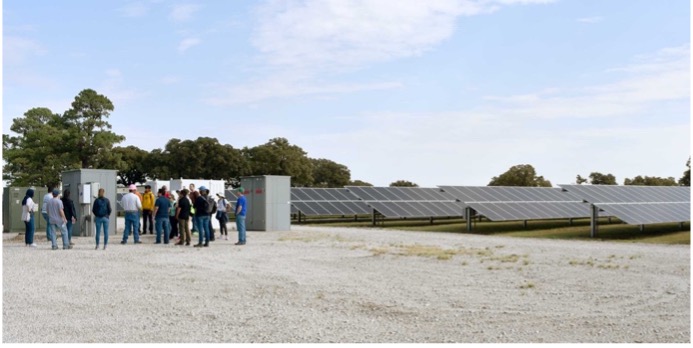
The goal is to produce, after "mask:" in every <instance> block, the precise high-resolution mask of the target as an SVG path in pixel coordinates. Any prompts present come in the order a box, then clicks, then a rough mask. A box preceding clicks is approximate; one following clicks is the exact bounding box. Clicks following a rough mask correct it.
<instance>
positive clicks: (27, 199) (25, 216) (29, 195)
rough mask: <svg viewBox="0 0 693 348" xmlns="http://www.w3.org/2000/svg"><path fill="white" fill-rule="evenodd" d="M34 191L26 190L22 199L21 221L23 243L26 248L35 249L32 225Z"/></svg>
mask: <svg viewBox="0 0 693 348" xmlns="http://www.w3.org/2000/svg"><path fill="white" fill-rule="evenodd" d="M33 198H34V190H33V189H27V190H26V194H25V195H24V199H22V221H24V227H25V230H24V243H26V246H28V247H34V248H35V247H36V243H34V232H35V231H36V225H35V224H34V212H35V211H36V203H34V199H33Z"/></svg>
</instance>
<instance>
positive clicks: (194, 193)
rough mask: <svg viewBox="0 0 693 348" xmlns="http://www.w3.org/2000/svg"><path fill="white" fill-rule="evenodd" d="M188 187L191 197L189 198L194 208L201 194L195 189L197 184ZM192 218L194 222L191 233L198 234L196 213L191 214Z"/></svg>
mask: <svg viewBox="0 0 693 348" xmlns="http://www.w3.org/2000/svg"><path fill="white" fill-rule="evenodd" d="M188 187H189V188H190V196H188V197H189V199H190V205H191V206H193V207H194V206H195V204H194V203H195V199H196V198H197V196H198V195H199V194H200V193H199V192H198V191H197V190H196V189H195V184H190V186H188ZM190 216H191V217H190V219H191V220H192V229H191V230H190V232H191V233H195V232H197V220H195V211H192V212H191V213H190Z"/></svg>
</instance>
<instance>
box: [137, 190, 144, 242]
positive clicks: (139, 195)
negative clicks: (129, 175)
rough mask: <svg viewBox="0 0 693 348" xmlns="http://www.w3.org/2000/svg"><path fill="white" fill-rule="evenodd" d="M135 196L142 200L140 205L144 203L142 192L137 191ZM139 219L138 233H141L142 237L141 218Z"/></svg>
mask: <svg viewBox="0 0 693 348" xmlns="http://www.w3.org/2000/svg"><path fill="white" fill-rule="evenodd" d="M135 195H136V196H137V198H139V199H140V203H142V194H141V193H140V191H138V190H135ZM137 216H139V215H137ZM137 219H138V220H137V231H138V232H139V233H140V235H142V224H141V223H140V220H139V217H138V218H137ZM145 232H146V231H145Z"/></svg>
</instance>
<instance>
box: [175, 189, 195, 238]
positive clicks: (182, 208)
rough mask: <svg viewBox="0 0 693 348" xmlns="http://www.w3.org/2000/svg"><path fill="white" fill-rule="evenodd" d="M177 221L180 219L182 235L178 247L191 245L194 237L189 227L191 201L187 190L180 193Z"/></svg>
mask: <svg viewBox="0 0 693 348" xmlns="http://www.w3.org/2000/svg"><path fill="white" fill-rule="evenodd" d="M176 219H178V231H179V233H180V240H179V241H178V243H176V245H183V243H185V245H190V240H191V239H192V236H191V235H190V227H189V226H188V220H190V200H189V199H188V190H187V189H183V190H181V191H180V198H179V199H178V206H177V207H176Z"/></svg>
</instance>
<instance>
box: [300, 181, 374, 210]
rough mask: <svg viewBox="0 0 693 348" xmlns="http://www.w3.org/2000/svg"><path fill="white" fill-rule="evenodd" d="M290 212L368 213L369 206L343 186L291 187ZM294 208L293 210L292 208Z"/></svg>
mask: <svg viewBox="0 0 693 348" xmlns="http://www.w3.org/2000/svg"><path fill="white" fill-rule="evenodd" d="M291 205H292V213H297V212H299V211H300V212H301V213H302V214H303V215H306V216H316V215H362V214H370V213H371V208H370V207H368V205H367V204H366V203H364V202H363V201H360V200H359V199H358V197H356V196H354V195H352V194H351V193H349V191H347V190H346V189H344V188H307V187H292V188H291ZM294 209H295V210H294Z"/></svg>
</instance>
